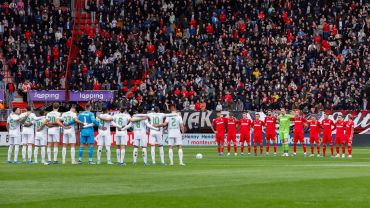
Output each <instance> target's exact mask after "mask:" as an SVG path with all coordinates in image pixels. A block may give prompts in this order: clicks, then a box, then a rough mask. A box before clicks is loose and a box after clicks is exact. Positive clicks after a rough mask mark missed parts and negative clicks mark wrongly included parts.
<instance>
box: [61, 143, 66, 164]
mask: <svg viewBox="0 0 370 208" xmlns="http://www.w3.org/2000/svg"><path fill="white" fill-rule="evenodd" d="M66 155H67V147H63V148H62V163H66Z"/></svg>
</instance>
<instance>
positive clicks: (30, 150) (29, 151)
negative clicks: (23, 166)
mask: <svg viewBox="0 0 370 208" xmlns="http://www.w3.org/2000/svg"><path fill="white" fill-rule="evenodd" d="M27 152H28V161H31V160H32V145H30V144H29V145H28V146H27Z"/></svg>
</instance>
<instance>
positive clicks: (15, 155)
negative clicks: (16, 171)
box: [14, 144, 19, 162]
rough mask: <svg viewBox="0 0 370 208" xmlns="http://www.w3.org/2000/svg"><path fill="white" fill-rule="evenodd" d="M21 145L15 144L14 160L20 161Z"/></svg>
mask: <svg viewBox="0 0 370 208" xmlns="http://www.w3.org/2000/svg"><path fill="white" fill-rule="evenodd" d="M18 152H19V145H17V144H16V145H14V162H17V161H18Z"/></svg>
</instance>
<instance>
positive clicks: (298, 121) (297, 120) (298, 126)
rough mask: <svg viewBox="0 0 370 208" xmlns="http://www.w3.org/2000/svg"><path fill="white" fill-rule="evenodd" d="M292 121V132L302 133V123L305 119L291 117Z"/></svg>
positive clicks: (305, 121)
mask: <svg viewBox="0 0 370 208" xmlns="http://www.w3.org/2000/svg"><path fill="white" fill-rule="evenodd" d="M292 121H293V122H294V132H300V133H301V132H302V133H303V125H304V123H307V120H306V119H305V118H302V117H294V118H292Z"/></svg>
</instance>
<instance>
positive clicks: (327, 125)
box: [321, 119, 334, 135]
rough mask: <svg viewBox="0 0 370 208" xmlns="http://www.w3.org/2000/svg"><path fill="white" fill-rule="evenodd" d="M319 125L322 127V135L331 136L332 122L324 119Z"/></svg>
mask: <svg viewBox="0 0 370 208" xmlns="http://www.w3.org/2000/svg"><path fill="white" fill-rule="evenodd" d="M321 125H322V126H323V129H324V134H330V135H331V131H333V129H332V128H331V127H332V126H334V122H333V121H332V120H330V119H324V120H322V121H321Z"/></svg>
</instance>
